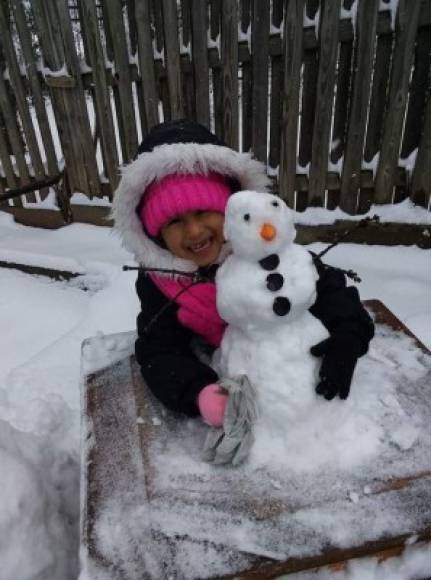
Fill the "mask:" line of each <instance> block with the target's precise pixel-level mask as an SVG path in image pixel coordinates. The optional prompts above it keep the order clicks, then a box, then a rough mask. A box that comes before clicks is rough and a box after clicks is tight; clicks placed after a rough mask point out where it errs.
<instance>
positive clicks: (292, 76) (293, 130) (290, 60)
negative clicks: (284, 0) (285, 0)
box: [279, 0, 304, 208]
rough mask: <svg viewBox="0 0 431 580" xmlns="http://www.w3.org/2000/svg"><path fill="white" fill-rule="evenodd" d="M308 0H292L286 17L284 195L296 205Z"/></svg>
mask: <svg viewBox="0 0 431 580" xmlns="http://www.w3.org/2000/svg"><path fill="white" fill-rule="evenodd" d="M303 14H304V0H291V1H290V2H289V4H288V6H287V11H286V15H285V18H284V33H283V36H284V71H283V79H284V82H283V114H282V121H281V159H280V174H279V188H280V196H281V197H282V198H283V199H285V200H286V202H287V203H288V205H289V206H290V207H292V208H293V207H294V206H295V177H296V156H297V134H298V116H299V92H300V82H301V65H302V55H303V30H304V29H303V24H302V18H303Z"/></svg>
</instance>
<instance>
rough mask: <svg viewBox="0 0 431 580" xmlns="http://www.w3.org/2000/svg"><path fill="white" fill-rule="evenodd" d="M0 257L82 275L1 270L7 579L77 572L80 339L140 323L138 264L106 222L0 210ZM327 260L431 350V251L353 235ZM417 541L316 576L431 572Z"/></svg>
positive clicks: (1, 568) (2, 537)
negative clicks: (128, 268)
mask: <svg viewBox="0 0 431 580" xmlns="http://www.w3.org/2000/svg"><path fill="white" fill-rule="evenodd" d="M323 247H324V246H323V245H322V244H314V245H313V249H314V250H320V249H322V248H323ZM0 260H9V261H13V262H23V263H31V264H37V265H40V266H49V267H55V268H59V269H62V270H71V271H74V272H82V273H83V275H82V276H81V277H80V278H77V279H75V280H72V281H70V282H55V281H52V280H50V279H48V278H44V277H37V276H30V275H28V274H23V273H20V272H18V271H15V270H8V269H0V328H1V329H2V331H1V333H0V353H1V357H0V358H1V362H0V465H1V470H0V488H1V490H2V494H1V497H0V563H1V565H0V579H1V580H12V579H13V580H30V579H31V580H34V579H36V580H42V579H43V580H69V579H72V578H76V577H77V575H78V569H79V563H78V555H77V554H78V521H79V423H80V393H79V383H80V346H81V343H82V341H83V339H84V338H86V337H88V336H93V335H96V334H97V333H103V334H109V333H113V332H122V331H127V330H131V329H133V328H134V324H135V316H136V313H137V310H138V301H137V298H136V296H135V291H134V281H135V277H136V274H135V273H134V272H123V271H122V269H121V266H122V265H123V264H125V263H129V264H130V263H133V261H132V258H131V256H130V255H129V254H128V253H127V252H125V251H124V250H123V249H122V248H121V247H120V243H119V241H118V240H117V239H116V238H115V236H114V235H112V233H111V230H110V229H108V228H100V227H99V228H98V227H94V226H89V225H83V224H74V225H71V226H68V227H67V228H63V229H61V230H58V231H48V230H41V229H37V228H26V227H24V226H19V225H16V224H15V223H14V222H13V220H12V218H11V216H9V215H2V214H0ZM327 261H328V262H329V263H333V264H336V265H338V266H340V267H343V268H349V269H350V268H352V269H354V270H355V271H357V272H358V274H359V275H360V276H361V278H362V283H361V284H360V285H359V289H360V292H361V296H362V297H363V298H364V299H365V298H378V299H380V300H382V301H383V302H384V303H385V304H386V305H387V306H388V307H389V308H390V309H391V310H392V311H393V312H394V313H395V314H396V315H397V316H398V317H399V318H400V319H401V320H402V321H403V322H405V323H406V324H407V326H409V327H410V328H411V330H412V331H413V332H414V333H415V334H416V335H417V336H418V337H419V338H420V339H421V340H422V341H423V342H424V343H425V344H427V346H428V347H430V348H431V302H430V299H429V296H430V289H431V252H430V251H429V250H420V249H418V248H416V247H401V246H398V247H392V248H386V247H378V246H359V245H353V244H345V245H342V246H338V247H337V248H335V249H334V250H332V251H331V252H330V253H329V254H328V256H327ZM84 288H87V289H88V290H87V291H85V290H84ZM411 550H412V551H411V553H409V554H408V555H407V556H404V559H401V560H400V559H399V560H396V561H392V562H391V563H386V564H380V565H378V563H377V562H376V561H375V560H370V561H365V562H363V563H361V564H358V563H356V564H354V565H352V566H351V567H350V568H349V571H348V573H347V574H344V573H340V574H338V575H337V574H335V573H334V572H333V571H331V572H328V574H326V573H321V574H320V577H321V578H325V579H326V578H335V579H337V580H338V578H339V579H340V580H341V579H344V578H346V577H348V578H351V579H355V580H356V579H358V578H360V579H361V580H371V579H373V580H382V579H385V580H401V579H403V580H407V579H412V578H421V577H425V576H426V575H427V573H428V574H430V573H431V553H430V550H429V549H424V548H414V547H412V549H411ZM306 577H308V576H304V575H298V576H297V578H298V580H299V579H301V580H302V579H303V578H304V579H305V578H306ZM315 577H316V576H313V578H315Z"/></svg>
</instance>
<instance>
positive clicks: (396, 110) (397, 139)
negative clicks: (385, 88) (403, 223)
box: [374, 0, 421, 203]
mask: <svg viewBox="0 0 431 580" xmlns="http://www.w3.org/2000/svg"><path fill="white" fill-rule="evenodd" d="M420 7H421V2H418V1H416V2H410V1H408V0H400V3H399V4H398V13H397V24H396V32H397V34H396V40H395V47H394V52H393V57H392V69H391V81H390V89H389V105H388V110H387V113H386V118H385V125H384V134H383V141H382V147H381V151H380V157H379V166H378V168H377V175H376V180H375V196H374V199H375V201H376V202H377V203H391V201H392V189H393V186H394V181H395V170H396V168H397V166H398V157H399V153H400V150H401V134H402V130H403V122H404V114H405V107H406V103H407V96H408V88H409V81H410V75H411V67H412V62H413V49H414V45H415V38H416V31H417V26H418V21H419V11H420Z"/></svg>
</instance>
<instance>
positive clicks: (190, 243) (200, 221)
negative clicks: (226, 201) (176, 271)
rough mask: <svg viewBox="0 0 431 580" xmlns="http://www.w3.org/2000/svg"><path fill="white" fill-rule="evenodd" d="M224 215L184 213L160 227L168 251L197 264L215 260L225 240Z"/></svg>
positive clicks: (211, 212)
mask: <svg viewBox="0 0 431 580" xmlns="http://www.w3.org/2000/svg"><path fill="white" fill-rule="evenodd" d="M223 224H224V215H223V214H221V213H218V212H215V211H190V212H186V213H183V214H181V215H179V216H178V217H176V218H175V219H173V220H172V221H170V222H169V223H168V224H167V225H166V226H164V227H163V228H162V231H161V234H162V238H163V241H164V242H165V244H166V246H167V248H168V250H170V251H171V252H172V253H173V254H175V255H176V256H178V257H179V258H184V259H186V260H191V261H192V262H194V263H195V264H196V265H197V266H199V267H201V266H209V265H210V264H212V263H214V262H215V261H216V260H217V258H218V256H219V254H220V250H221V248H222V246H223V243H224V238H223Z"/></svg>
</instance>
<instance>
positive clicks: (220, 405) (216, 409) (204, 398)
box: [198, 383, 228, 427]
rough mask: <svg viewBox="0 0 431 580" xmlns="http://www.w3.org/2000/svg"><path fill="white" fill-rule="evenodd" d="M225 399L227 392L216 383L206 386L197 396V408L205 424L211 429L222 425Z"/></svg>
mask: <svg viewBox="0 0 431 580" xmlns="http://www.w3.org/2000/svg"><path fill="white" fill-rule="evenodd" d="M227 399H228V394H227V392H226V391H225V390H224V389H222V388H221V387H220V385H218V384H217V383H213V384H211V385H207V386H206V387H204V388H203V389H202V391H201V392H200V393H199V395H198V407H199V412H200V414H201V415H202V418H203V420H204V421H205V423H208V425H211V426H212V427H221V426H222V425H223V419H224V412H225V409H226V403H227Z"/></svg>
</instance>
